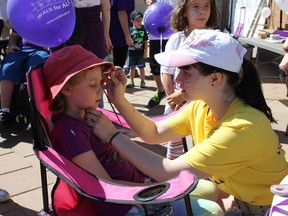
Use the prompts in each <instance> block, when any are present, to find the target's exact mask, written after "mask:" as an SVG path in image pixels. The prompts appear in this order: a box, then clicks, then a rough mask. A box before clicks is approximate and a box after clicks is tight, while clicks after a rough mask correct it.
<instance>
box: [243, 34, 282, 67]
mask: <svg viewBox="0 0 288 216" xmlns="http://www.w3.org/2000/svg"><path fill="white" fill-rule="evenodd" d="M238 41H239V42H240V43H241V44H249V45H252V46H255V47H257V55H256V63H257V64H263V63H276V64H279V62H278V61H279V60H280V59H282V57H283V55H284V51H283V48H282V47H283V43H282V42H277V43H274V42H271V41H269V39H260V38H238ZM261 49H263V50H267V51H270V52H273V53H275V54H276V57H275V58H273V59H271V60H269V61H265V62H261V63H260V53H261Z"/></svg>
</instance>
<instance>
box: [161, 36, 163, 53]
mask: <svg viewBox="0 0 288 216" xmlns="http://www.w3.org/2000/svg"><path fill="white" fill-rule="evenodd" d="M162 40H163V38H162V32H161V33H160V53H162V52H163V49H162Z"/></svg>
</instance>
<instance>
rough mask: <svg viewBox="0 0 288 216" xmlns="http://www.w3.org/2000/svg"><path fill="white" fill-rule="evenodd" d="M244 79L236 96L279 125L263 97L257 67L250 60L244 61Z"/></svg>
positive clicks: (239, 84)
mask: <svg viewBox="0 0 288 216" xmlns="http://www.w3.org/2000/svg"><path fill="white" fill-rule="evenodd" d="M242 70H243V71H242V72H241V73H242V77H241V80H239V82H238V84H237V85H236V86H235V92H236V95H237V96H238V97H239V98H241V99H243V100H244V101H245V102H246V103H247V104H249V105H250V106H252V107H254V108H256V109H258V110H260V111H262V112H263V113H264V114H265V115H266V116H267V118H268V119H269V120H270V122H274V123H277V122H276V120H275V119H274V117H273V115H272V112H271V109H270V107H269V106H268V105H267V103H266V100H265V98H264V95H263V91H262V86H261V81H260V77H259V74H258V71H257V69H256V68H255V66H254V65H253V64H252V63H251V62H250V61H248V60H245V59H244V60H243V63H242Z"/></svg>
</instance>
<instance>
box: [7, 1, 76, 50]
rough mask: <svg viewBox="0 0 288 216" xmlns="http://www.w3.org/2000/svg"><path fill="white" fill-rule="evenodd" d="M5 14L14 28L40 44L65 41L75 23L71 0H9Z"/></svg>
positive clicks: (57, 44) (53, 44)
mask: <svg viewBox="0 0 288 216" xmlns="http://www.w3.org/2000/svg"><path fill="white" fill-rule="evenodd" d="M7 13H8V17H9V19H10V22H11V24H12V26H13V28H14V29H15V31H16V32H17V33H18V34H19V35H21V37H23V38H25V39H26V40H28V41H29V42H31V43H33V44H35V45H38V46H41V47H50V48H51V47H56V46H59V45H61V44H63V43H64V42H66V41H67V40H68V39H69V38H70V36H71V35H72V33H73V30H74V27H75V22H76V15H75V9H74V6H73V3H72V1H71V0H9V1H7Z"/></svg>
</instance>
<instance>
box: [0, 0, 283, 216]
mask: <svg viewBox="0 0 288 216" xmlns="http://www.w3.org/2000/svg"><path fill="white" fill-rule="evenodd" d="M145 2H146V4H147V5H151V4H153V3H155V2H157V1H155V0H154V1H153V0H146V1H145ZM165 2H167V3H169V4H171V5H173V7H174V9H173V11H172V16H171V27H172V29H173V30H174V32H175V33H174V34H172V35H171V36H170V37H169V38H165V39H164V40H163V41H160V40H162V38H161V39H160V38H158V37H156V36H153V35H149V34H148V33H147V32H146V30H145V28H144V26H143V24H142V21H143V14H142V13H141V12H140V11H138V10H137V9H136V8H135V2H134V0H125V1H121V0H110V1H108V0H93V1H92V0H87V1H81V0H74V1H73V3H74V6H75V10H76V15H77V18H76V26H75V30H74V32H73V34H72V36H71V38H70V39H69V40H68V41H67V42H65V44H62V45H60V46H59V47H55V48H53V49H50V50H49V51H48V50H47V49H46V48H43V47H37V46H35V45H33V44H31V43H29V42H27V41H26V40H25V38H22V37H21V36H20V35H18V34H17V32H16V31H15V30H14V29H13V30H12V32H11V34H10V36H9V45H8V47H7V51H6V54H7V55H6V56H5V58H4V59H3V61H2V62H1V73H0V80H1V82H0V86H1V110H0V126H1V128H6V127H9V125H10V122H11V119H12V116H11V115H10V105H11V95H12V93H13V89H14V86H15V85H16V84H19V83H21V82H24V81H25V76H24V75H25V73H26V72H27V70H28V68H29V67H31V66H35V65H38V64H44V76H45V84H46V87H47V89H48V90H49V95H50V98H51V104H50V110H51V112H52V121H53V123H54V129H53V134H52V145H53V147H54V148H55V150H56V151H58V152H59V153H61V154H62V155H63V156H65V157H66V158H67V159H69V160H71V161H72V162H74V163H75V164H77V165H78V166H79V167H81V168H83V169H85V170H87V171H88V172H90V173H92V174H93V175H95V176H97V177H100V178H102V179H104V180H108V181H111V182H115V183H121V184H123V185H143V184H147V178H149V179H152V180H153V181H166V180H168V179H170V178H172V177H175V176H176V175H177V174H179V173H180V171H182V170H189V171H191V172H192V173H194V174H195V175H197V176H198V177H199V179H200V180H199V183H198V185H197V187H196V189H195V190H194V191H193V192H192V193H191V194H190V201H191V206H192V210H193V214H194V215H217V216H221V215H235V216H238V215H239V216H241V215H242V216H248V215H249V216H258V215H263V216H264V215H265V213H266V212H267V211H268V210H269V208H270V206H271V203H272V199H273V194H272V193H271V192H270V186H271V185H273V184H279V182H280V181H281V180H282V179H283V178H284V177H285V176H286V175H287V174H288V163H287V161H286V159H285V152H284V150H283V149H282V148H281V145H280V144H279V140H278V137H277V135H276V134H275V132H274V131H273V128H272V126H271V123H273V122H276V120H275V118H274V117H273V112H272V111H271V109H270V107H269V106H268V105H267V103H266V101H265V98H264V95H263V92H262V88H261V81H260V78H259V74H258V71H257V70H256V68H255V66H254V65H253V63H251V62H250V61H248V60H246V59H245V58H244V55H245V53H246V49H245V48H244V47H243V46H242V45H241V44H240V43H239V42H238V41H237V40H235V39H233V37H231V36H230V35H228V34H225V33H222V32H221V31H219V30H217V29H218V28H219V23H220V15H219V11H218V8H217V4H216V1H215V0H178V1H177V0H175V1H171V0H170V1H165ZM135 9H136V10H135ZM95 38H98V39H97V40H95ZM95 41H97V43H94V42H95ZM99 41H102V43H99ZM148 41H149V48H150V49H149V50H150V51H149V63H150V69H151V73H152V74H153V78H154V80H155V83H156V86H157V90H156V92H155V93H154V95H153V97H152V98H151V99H150V101H149V102H148V104H147V106H148V107H149V108H153V107H155V106H157V105H159V103H160V101H161V100H162V99H163V98H164V97H165V96H166V95H167V100H166V101H167V103H166V106H165V114H167V113H171V112H174V111H176V110H178V109H180V107H182V106H184V104H185V106H184V107H183V108H182V109H181V111H179V112H177V113H176V114H175V115H173V116H171V117H169V118H167V119H165V120H162V121H158V122H155V121H153V120H151V119H150V118H148V117H146V116H144V115H142V114H141V113H140V112H139V111H137V110H136V109H135V108H134V107H133V105H132V104H131V103H130V102H129V101H128V99H127V98H125V90H126V88H134V87H135V83H134V78H135V70H136V67H138V68H139V70H140V79H141V81H140V87H141V88H145V87H146V84H145V72H144V67H145V59H146V58H147V54H148V53H147V52H148ZM160 44H162V45H163V46H162V47H161V46H160ZM161 48H163V50H160V49H161ZM283 49H284V50H285V52H286V54H285V55H284V58H283V60H282V62H281V63H280V65H279V67H280V69H281V70H282V73H283V74H282V77H283V80H284V82H285V83H286V85H288V75H287V72H286V71H288V40H287V41H286V42H285V43H284V45H283ZM227 50H229V52H227ZM111 54H112V56H113V59H111V61H112V62H109V61H105V60H104V59H105V58H106V57H107V56H109V55H111ZM12 63H13V64H12ZM125 64H127V65H128V66H129V68H131V72H130V73H131V74H130V83H129V84H128V85H127V77H126V74H125V72H124V71H123V70H122V68H123V67H124V65H125ZM23 68H25V70H24V69H23ZM103 72H105V73H103ZM103 81H104V82H106V87H105V88H106V89H107V94H108V97H109V99H110V100H111V102H113V104H114V106H115V107H116V108H117V110H118V111H119V112H120V114H121V115H122V116H123V117H124V119H125V120H126V121H127V123H128V124H129V126H130V127H131V129H132V130H133V131H134V132H135V133H136V134H137V136H139V137H140V138H141V139H142V140H143V141H144V142H145V143H146V144H147V145H151V144H157V143H165V142H168V150H167V156H166V157H162V156H160V155H157V154H155V153H153V152H152V151H149V150H147V149H146V148H143V147H141V146H139V145H138V144H137V143H135V142H134V141H132V140H131V139H130V138H129V137H127V136H126V135H125V134H123V133H121V132H120V131H119V130H118V129H117V128H116V127H115V126H114V125H113V123H112V122H111V121H110V120H109V119H108V117H107V116H105V115H104V114H103V113H102V112H100V111H98V110H97V107H103V98H102V96H103V93H104V90H103ZM287 89H288V88H287ZM287 96H288V91H287ZM186 136H191V137H192V140H193V147H192V148H191V149H189V150H188V151H187V152H184V151H183V148H182V146H183V144H182V142H181V140H182V138H183V137H186ZM239 152H241V154H239ZM152 167H153V169H152ZM260 179H261V182H260ZM58 195H59V196H60V194H59V193H56V192H55V193H54V197H53V198H54V199H55V200H57V202H63V206H68V205H67V203H65V202H67V200H63V199H60V198H59V197H57V196H58ZM61 196H62V195H61ZM61 196H60V197H61ZM227 197H230V199H229V200H228V201H227V199H226V198H227ZM8 199H9V194H8V193H7V191H5V190H0V202H4V201H7V200H8ZM83 199H86V200H88V202H91V204H92V206H93V208H95V212H96V213H97V214H99V215H115V214H117V215H127V214H129V213H131V209H133V208H135V206H132V205H123V204H111V203H105V204H103V202H99V201H95V200H91V199H89V198H87V197H83ZM224 199H226V202H228V204H227V203H226V204H225V205H224V203H223V200H224ZM80 204H81V203H79V205H80ZM227 205H228V208H227ZM167 206H169V210H171V211H169V212H168V213H167V212H166V213H167V214H166V215H185V213H186V211H185V204H184V201H183V200H180V201H177V202H174V203H171V204H169V205H167ZM133 210H135V209H133ZM138 210H139V211H141V209H138ZM162 210H163V209H162ZM55 211H58V210H57V209H55ZM67 211H73V209H68V210H67ZM154 211H155V212H156V213H157V211H161V209H157V208H156V207H155V208H154ZM57 213H58V215H61V214H60V213H59V212H57ZM158 213H159V212H158ZM139 214H140V213H139Z"/></svg>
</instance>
